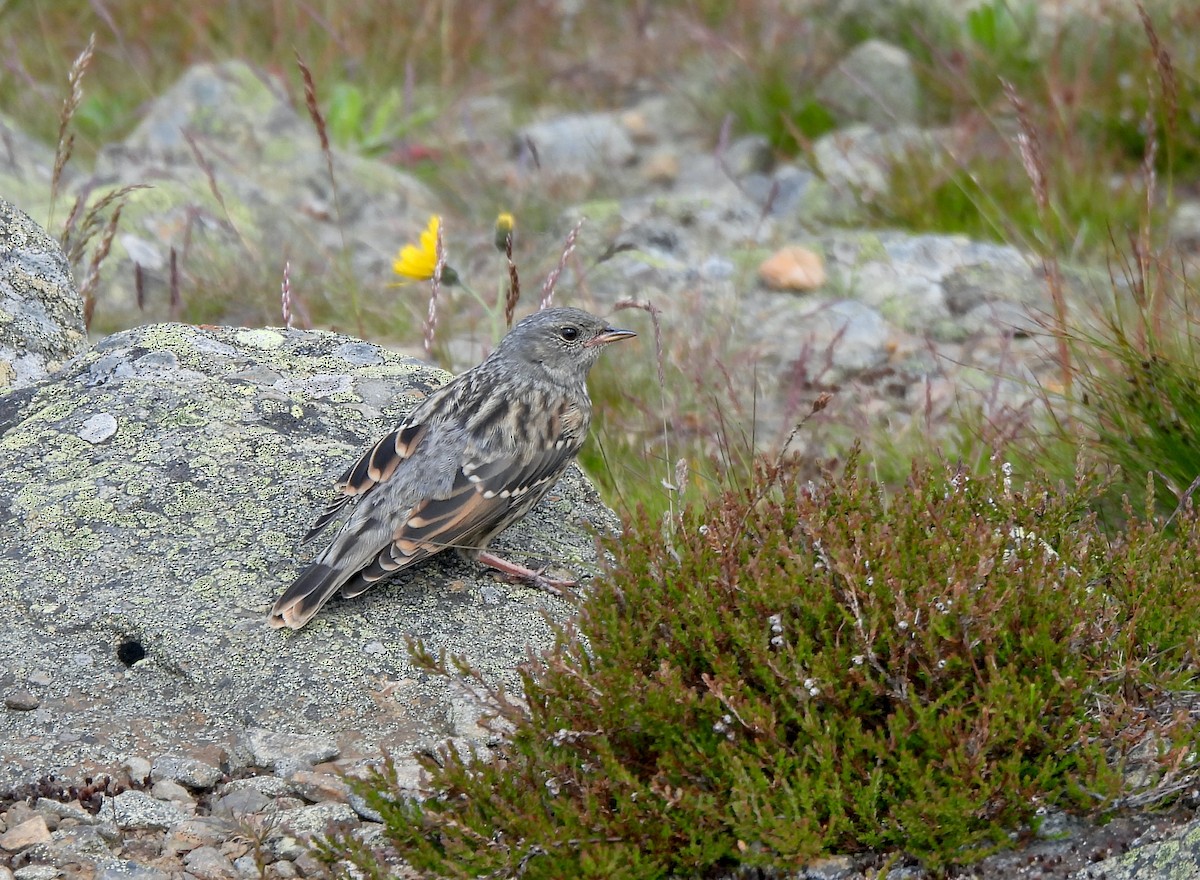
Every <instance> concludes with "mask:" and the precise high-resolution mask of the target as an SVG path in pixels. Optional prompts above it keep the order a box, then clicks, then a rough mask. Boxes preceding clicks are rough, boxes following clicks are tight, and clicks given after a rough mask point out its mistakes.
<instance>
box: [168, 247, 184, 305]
mask: <svg viewBox="0 0 1200 880" xmlns="http://www.w3.org/2000/svg"><path fill="white" fill-rule="evenodd" d="M170 290H171V299H170V303H171V313H170V314H171V320H172V321H178V320H179V317H180V315H182V314H183V294H182V292H181V291H180V289H179V252H178V251H177V250H175V248H171V276H170Z"/></svg>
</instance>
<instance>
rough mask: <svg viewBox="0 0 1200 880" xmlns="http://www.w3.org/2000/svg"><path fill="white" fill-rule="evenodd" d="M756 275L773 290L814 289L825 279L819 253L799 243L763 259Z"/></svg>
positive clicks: (823, 266)
mask: <svg viewBox="0 0 1200 880" xmlns="http://www.w3.org/2000/svg"><path fill="white" fill-rule="evenodd" d="M758 277H759V278H761V279H762V280H763V283H764V284H766V285H767V287H770V288H772V289H774V290H816V289H817V288H818V287H820V286H821V285H823V284H824V283H825V281H826V280H827V276H826V274H825V261H824V260H822V259H821V255H820V254H818V253H816V252H815V251H811V250H809V249H808V248H806V247H800V246H799V245H793V246H792V247H786V248H783V249H782V250H779V251H776V252H775V253H774V254H772V255H771V256H770V257H768V258H767V259H766V260H764V261H763V262H762V265H760V266H759V267H758Z"/></svg>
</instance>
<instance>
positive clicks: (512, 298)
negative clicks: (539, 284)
mask: <svg viewBox="0 0 1200 880" xmlns="http://www.w3.org/2000/svg"><path fill="white" fill-rule="evenodd" d="M504 259H505V261H506V262H507V263H508V292H507V293H506V294H505V297H504V324H505V326H506V327H509V328H510V329H511V328H512V325H513V315H514V314H516V311H517V303H518V302H519V301H520V299H521V278H520V276H519V275H518V274H517V264H516V263H514V262H513V233H512V230H511V229H510V230H509V231H508V232H507V233H506V234H505V236H504Z"/></svg>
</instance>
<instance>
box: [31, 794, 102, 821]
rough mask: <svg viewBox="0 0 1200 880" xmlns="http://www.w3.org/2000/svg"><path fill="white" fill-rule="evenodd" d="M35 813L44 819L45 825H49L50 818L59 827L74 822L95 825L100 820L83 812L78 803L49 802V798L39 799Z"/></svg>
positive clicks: (85, 811)
mask: <svg viewBox="0 0 1200 880" xmlns="http://www.w3.org/2000/svg"><path fill="white" fill-rule="evenodd" d="M36 809H37V812H38V813H39V814H40V815H42V816H45V817H46V825H47V826H49V825H50V817H51V816H53V817H54V820H55V821H56V822H58V823H59V824H60V825H61V824H62V823H64V822H75V823H77V824H79V825H95V824H96V823H97V822H99V821H100V820H99V819H97V818H96V816H94V815H93V814H91V813H89V812H88V811H87V810H85V809H84V808H83V807H82V806H81V805H80V803H79V801H67V802H66V803H63V802H62V801H56V800H51V799H50V798H39V799H38V802H37V807H36Z"/></svg>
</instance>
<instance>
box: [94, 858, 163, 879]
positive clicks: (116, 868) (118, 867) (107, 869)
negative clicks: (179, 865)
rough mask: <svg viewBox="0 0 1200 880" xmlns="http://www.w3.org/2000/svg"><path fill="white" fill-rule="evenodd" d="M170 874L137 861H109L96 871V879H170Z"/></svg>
mask: <svg viewBox="0 0 1200 880" xmlns="http://www.w3.org/2000/svg"><path fill="white" fill-rule="evenodd" d="M170 877H171V875H170V874H167V873H166V872H165V871H159V870H158V869H157V868H148V867H146V866H145V865H139V864H138V863H137V862H126V861H120V862H116V861H110V862H108V863H107V864H105V865H104V866H103V867H101V868H100V869H99V870H97V871H96V880H170Z"/></svg>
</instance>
